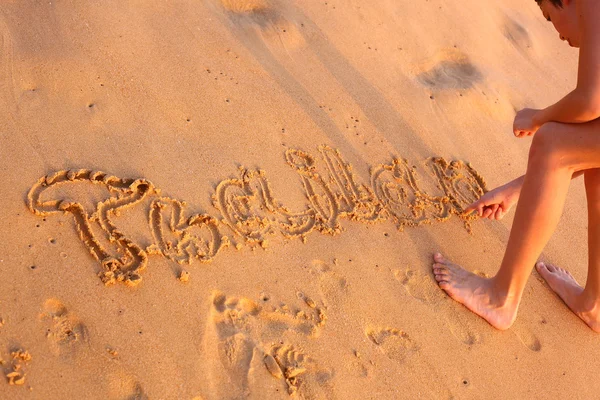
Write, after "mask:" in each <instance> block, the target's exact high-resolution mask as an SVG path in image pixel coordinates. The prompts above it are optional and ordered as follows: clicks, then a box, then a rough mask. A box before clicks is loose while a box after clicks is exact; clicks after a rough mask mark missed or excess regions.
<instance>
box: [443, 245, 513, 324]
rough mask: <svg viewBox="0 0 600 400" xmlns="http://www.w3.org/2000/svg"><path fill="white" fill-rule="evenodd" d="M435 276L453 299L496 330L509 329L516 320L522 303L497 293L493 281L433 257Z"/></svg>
mask: <svg viewBox="0 0 600 400" xmlns="http://www.w3.org/2000/svg"><path fill="white" fill-rule="evenodd" d="M433 260H434V261H435V263H434V264H433V274H434V275H435V280H436V281H437V282H438V284H439V286H440V287H441V288H442V289H444V291H446V293H448V295H449V296H450V297H452V298H453V299H454V300H456V301H458V302H459V303H461V304H463V305H464V306H465V307H467V308H468V309H469V310H471V311H473V312H474V313H475V314H477V315H479V316H480V317H481V318H483V319H485V320H486V321H487V322H489V323H490V325H492V326H493V327H494V328H496V329H500V330H505V329H508V328H510V326H511V325H512V323H513V322H514V320H515V318H516V317H517V309H518V307H519V303H518V302H516V301H512V302H509V301H508V298H507V296H506V295H504V296H502V295H499V294H497V293H494V288H493V280H492V279H487V278H483V277H481V276H479V275H475V274H473V273H471V272H469V271H466V270H464V269H463V268H461V267H460V266H458V265H456V264H452V263H450V262H448V261H446V260H445V259H444V257H442V255H441V254H439V253H436V254H435V255H434V256H433Z"/></svg>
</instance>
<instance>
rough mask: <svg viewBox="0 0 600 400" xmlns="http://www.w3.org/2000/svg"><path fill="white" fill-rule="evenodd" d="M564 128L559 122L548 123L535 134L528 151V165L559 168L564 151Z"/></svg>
mask: <svg viewBox="0 0 600 400" xmlns="http://www.w3.org/2000/svg"><path fill="white" fill-rule="evenodd" d="M565 132H566V130H565V126H564V124H561V123H559V122H548V123H546V124H544V125H542V127H541V128H540V129H539V130H538V131H537V132H536V134H535V135H534V136H533V141H532V142H531V147H530V149H529V163H530V164H531V163H538V164H539V163H543V164H544V165H547V166H552V167H560V166H561V161H562V159H563V157H562V156H563V153H564V151H565V146H564V144H565V142H564V140H565Z"/></svg>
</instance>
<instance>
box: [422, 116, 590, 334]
mask: <svg viewBox="0 0 600 400" xmlns="http://www.w3.org/2000/svg"><path fill="white" fill-rule="evenodd" d="M599 167H600V121H592V122H589V123H585V124H560V123H548V124H545V125H544V126H543V127H542V128H541V129H540V130H539V131H538V132H537V133H536V135H535V136H534V139H533V142H532V144H531V150H530V152H529V161H528V165H527V173H526V174H525V181H524V183H523V188H522V190H521V196H520V198H519V203H518V205H517V210H516V213H515V219H514V222H513V226H512V229H511V233H510V238H509V241H508V245H507V249H506V252H505V254H504V259H503V261H502V265H501V267H500V270H499V271H498V273H497V274H496V276H495V277H493V278H491V279H486V278H482V277H480V276H478V275H474V274H472V273H470V272H468V271H466V270H464V269H462V268H461V267H459V266H457V265H454V264H451V263H449V262H447V261H445V260H444V259H443V258H442V257H441V255H436V256H435V257H434V260H435V261H436V263H435V264H434V266H433V272H434V274H435V278H436V280H437V281H438V282H439V285H440V287H441V288H442V289H444V290H445V291H446V292H447V293H448V294H449V295H450V296H451V297H452V298H454V299H455V300H456V301H458V302H460V303H462V304H464V305H465V306H466V307H468V308H469V309H470V310H471V311H473V312H475V313H476V314H478V315H480V316H481V317H483V318H484V319H486V320H487V321H488V322H489V323H490V324H492V325H493V326H494V327H496V328H498V329H507V328H508V327H510V325H511V324H512V322H513V321H514V319H515V317H516V313H517V309H518V306H519V302H520V300H521V295H522V293H523V289H524V288H525V283H526V282H527V278H528V277H529V275H530V273H531V269H532V268H533V266H534V264H535V262H536V260H537V258H538V257H539V255H540V254H541V252H542V250H543V248H544V246H545V245H546V243H547V242H548V240H549V239H550V236H551V235H552V232H553V231H554V229H555V228H556V225H557V223H558V220H559V218H560V215H561V213H562V208H563V205H564V201H565V198H566V194H567V190H568V188H569V183H570V180H571V176H572V174H573V173H574V172H576V171H580V170H587V169H592V168H599Z"/></svg>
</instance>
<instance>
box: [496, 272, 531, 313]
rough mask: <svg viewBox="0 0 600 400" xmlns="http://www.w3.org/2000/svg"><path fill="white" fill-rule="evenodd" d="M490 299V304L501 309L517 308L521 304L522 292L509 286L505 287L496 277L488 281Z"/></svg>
mask: <svg viewBox="0 0 600 400" xmlns="http://www.w3.org/2000/svg"><path fill="white" fill-rule="evenodd" d="M489 284H490V287H489V289H490V298H491V300H492V302H493V303H494V304H495V305H496V306H498V307H501V308H513V307H517V306H518V305H519V303H520V302H521V295H522V292H523V291H522V290H519V289H517V288H515V287H514V285H510V286H508V287H507V285H505V284H504V283H503V282H502V281H500V280H499V279H498V278H497V276H495V277H493V278H490V279H489Z"/></svg>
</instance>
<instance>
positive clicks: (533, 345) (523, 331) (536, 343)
mask: <svg viewBox="0 0 600 400" xmlns="http://www.w3.org/2000/svg"><path fill="white" fill-rule="evenodd" d="M523 318H526V317H522V318H518V319H517V320H516V321H515V323H514V324H513V326H512V327H511V328H510V330H511V331H512V332H513V333H514V334H515V336H516V337H517V338H518V339H519V341H520V342H521V343H522V344H523V346H525V347H527V348H528V349H529V350H531V351H535V352H538V351H541V350H542V342H541V341H540V339H539V338H538V337H537V335H535V334H534V333H533V332H532V331H531V329H530V327H531V326H532V325H533V323H532V322H533V321H531V320H530V321H527V320H526V319H523ZM537 319H538V320H539V321H540V323H541V324H545V323H546V319H545V318H543V317H539V318H537Z"/></svg>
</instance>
